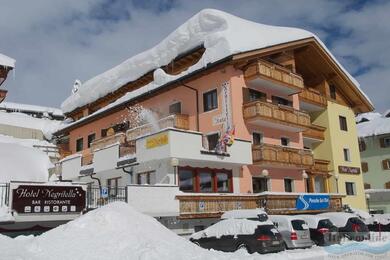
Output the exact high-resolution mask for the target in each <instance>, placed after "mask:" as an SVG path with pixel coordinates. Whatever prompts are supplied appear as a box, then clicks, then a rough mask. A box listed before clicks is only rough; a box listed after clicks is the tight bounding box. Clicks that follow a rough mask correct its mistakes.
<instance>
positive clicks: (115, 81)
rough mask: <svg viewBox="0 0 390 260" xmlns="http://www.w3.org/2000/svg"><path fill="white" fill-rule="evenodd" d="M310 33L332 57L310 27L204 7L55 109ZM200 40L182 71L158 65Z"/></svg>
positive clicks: (66, 108) (69, 107)
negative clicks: (198, 54)
mask: <svg viewBox="0 0 390 260" xmlns="http://www.w3.org/2000/svg"><path fill="white" fill-rule="evenodd" d="M310 37H315V38H316V39H317V41H318V42H319V43H320V44H321V45H322V46H323V47H324V48H325V49H326V50H327V51H328V53H329V54H330V55H331V56H332V57H333V55H332V54H331V53H330V52H329V50H328V49H327V48H326V46H325V45H324V44H323V43H322V42H321V41H320V40H319V39H318V38H317V37H316V36H315V35H314V34H312V33H311V32H308V31H305V30H302V29H297V28H289V27H278V26H270V25H265V24H259V23H254V22H251V21H248V20H245V19H242V18H239V17H236V16H234V15H231V14H228V13H225V12H222V11H219V10H214V9H205V10H202V11H200V12H199V13H197V14H196V15H194V16H193V17H192V18H190V19H189V20H188V21H187V22H185V23H184V24H182V25H181V26H180V27H179V28H177V29H176V30H175V31H173V32H172V33H171V34H170V35H168V36H167V37H166V38H165V39H164V40H163V41H161V42H160V43H159V44H158V45H156V46H155V47H153V48H151V49H149V50H147V51H145V52H142V53H140V54H138V55H136V56H133V57H131V58H130V59H128V60H126V61H124V62H123V63H121V64H119V65H118V66H116V67H114V68H112V69H110V70H108V71H106V72H104V73H102V74H100V75H98V76H96V77H94V78H92V79H90V80H88V81H86V82H85V83H84V84H82V85H81V86H80V87H79V89H78V91H76V92H74V93H73V94H72V95H71V96H69V97H68V98H67V99H66V100H65V101H64V102H63V103H62V105H61V108H62V110H63V111H64V112H65V113H67V112H71V111H73V110H74V109H76V108H78V107H81V106H84V105H86V104H88V103H91V102H93V101H95V100H97V99H99V98H101V97H103V96H105V95H107V94H108V93H111V92H113V91H115V90H116V89H118V88H119V87H121V86H123V85H124V84H126V83H128V82H130V81H134V80H136V79H138V78H139V77H141V76H142V75H144V74H145V73H147V72H149V71H152V70H155V71H154V81H153V82H151V83H150V84H148V85H146V86H144V87H142V88H141V89H137V90H135V91H132V92H129V93H128V94H129V95H125V96H124V97H123V98H122V99H121V100H120V102H125V101H128V100H130V99H133V98H135V97H136V96H138V95H141V94H143V93H147V92H148V91H151V90H153V89H155V88H157V87H159V86H162V85H164V84H165V83H167V82H170V81H172V80H174V79H178V78H180V77H182V76H185V75H187V74H189V73H191V72H193V71H196V70H199V69H201V68H204V67H206V66H207V64H209V63H213V62H216V61H218V60H221V59H223V58H225V57H228V56H230V55H232V54H237V53H241V52H246V51H250V50H256V49H261V48H265V47H269V46H272V45H277V44H281V43H287V42H291V41H296V40H301V39H306V38H310ZM200 45H203V46H204V47H205V48H206V51H205V53H204V54H203V56H202V58H201V59H200V60H199V62H198V63H196V64H195V65H193V66H192V67H190V68H189V69H188V70H187V71H184V72H182V73H180V74H179V75H176V76H172V75H167V74H165V72H164V71H163V70H161V69H158V68H159V67H161V66H164V65H166V64H168V63H169V62H170V61H171V60H173V59H174V58H175V57H177V56H178V55H180V54H182V53H185V52H187V51H189V50H191V49H193V48H195V47H197V46H200ZM333 58H334V57H333ZM335 61H336V59H335ZM336 62H337V61H336ZM338 65H339V66H340V68H341V69H343V71H344V72H345V73H346V75H347V76H348V77H349V78H350V79H351V81H352V82H354V84H355V85H356V86H357V87H358V88H359V83H358V82H357V81H356V80H355V79H354V78H353V77H352V76H351V75H349V74H348V72H347V71H346V70H345V69H344V68H343V67H342V66H341V65H340V64H338ZM363 94H364V93H363ZM367 99H368V98H367ZM120 102H115V103H116V104H118V103H120ZM97 112H98V111H97ZM97 112H95V113H97Z"/></svg>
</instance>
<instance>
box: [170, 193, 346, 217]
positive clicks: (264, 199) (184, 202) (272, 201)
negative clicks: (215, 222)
mask: <svg viewBox="0 0 390 260" xmlns="http://www.w3.org/2000/svg"><path fill="white" fill-rule="evenodd" d="M298 196H299V194H297V193H291V194H288V193H285V194H282V193H274V194H272V193H271V192H270V193H268V192H264V193H259V194H213V193H211V194H210V195H206V194H199V195H197V194H194V193H191V194H183V195H178V196H176V199H178V200H179V202H180V218H182V219H191V218H218V217H220V216H221V215H222V214H223V213H224V212H225V211H229V210H235V209H255V208H260V207H264V208H265V210H266V212H267V213H268V214H306V213H320V212H325V211H341V210H342V201H341V198H342V196H341V195H330V207H329V209H326V210H297V209H296V201H297V198H298Z"/></svg>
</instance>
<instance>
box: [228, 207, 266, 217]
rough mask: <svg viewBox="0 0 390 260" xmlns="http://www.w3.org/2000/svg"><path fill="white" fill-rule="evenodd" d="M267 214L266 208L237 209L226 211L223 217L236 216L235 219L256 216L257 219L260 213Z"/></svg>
mask: <svg viewBox="0 0 390 260" xmlns="http://www.w3.org/2000/svg"><path fill="white" fill-rule="evenodd" d="M261 214H265V215H267V213H265V211H264V210H262V209H235V210H230V211H226V212H225V213H223V214H222V216H221V219H229V218H235V219H248V218H255V219H257V218H258V216H259V215H261Z"/></svg>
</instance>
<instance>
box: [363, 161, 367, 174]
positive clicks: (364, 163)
mask: <svg viewBox="0 0 390 260" xmlns="http://www.w3.org/2000/svg"><path fill="white" fill-rule="evenodd" d="M362 171H363V172H368V163H366V162H362Z"/></svg>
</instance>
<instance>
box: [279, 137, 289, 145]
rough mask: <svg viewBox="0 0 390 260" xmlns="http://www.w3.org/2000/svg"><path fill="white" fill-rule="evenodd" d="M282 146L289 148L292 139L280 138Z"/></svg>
mask: <svg viewBox="0 0 390 260" xmlns="http://www.w3.org/2000/svg"><path fill="white" fill-rule="evenodd" d="M280 144H281V145H282V146H288V145H289V144H290V139H288V138H287V137H282V138H280Z"/></svg>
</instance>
